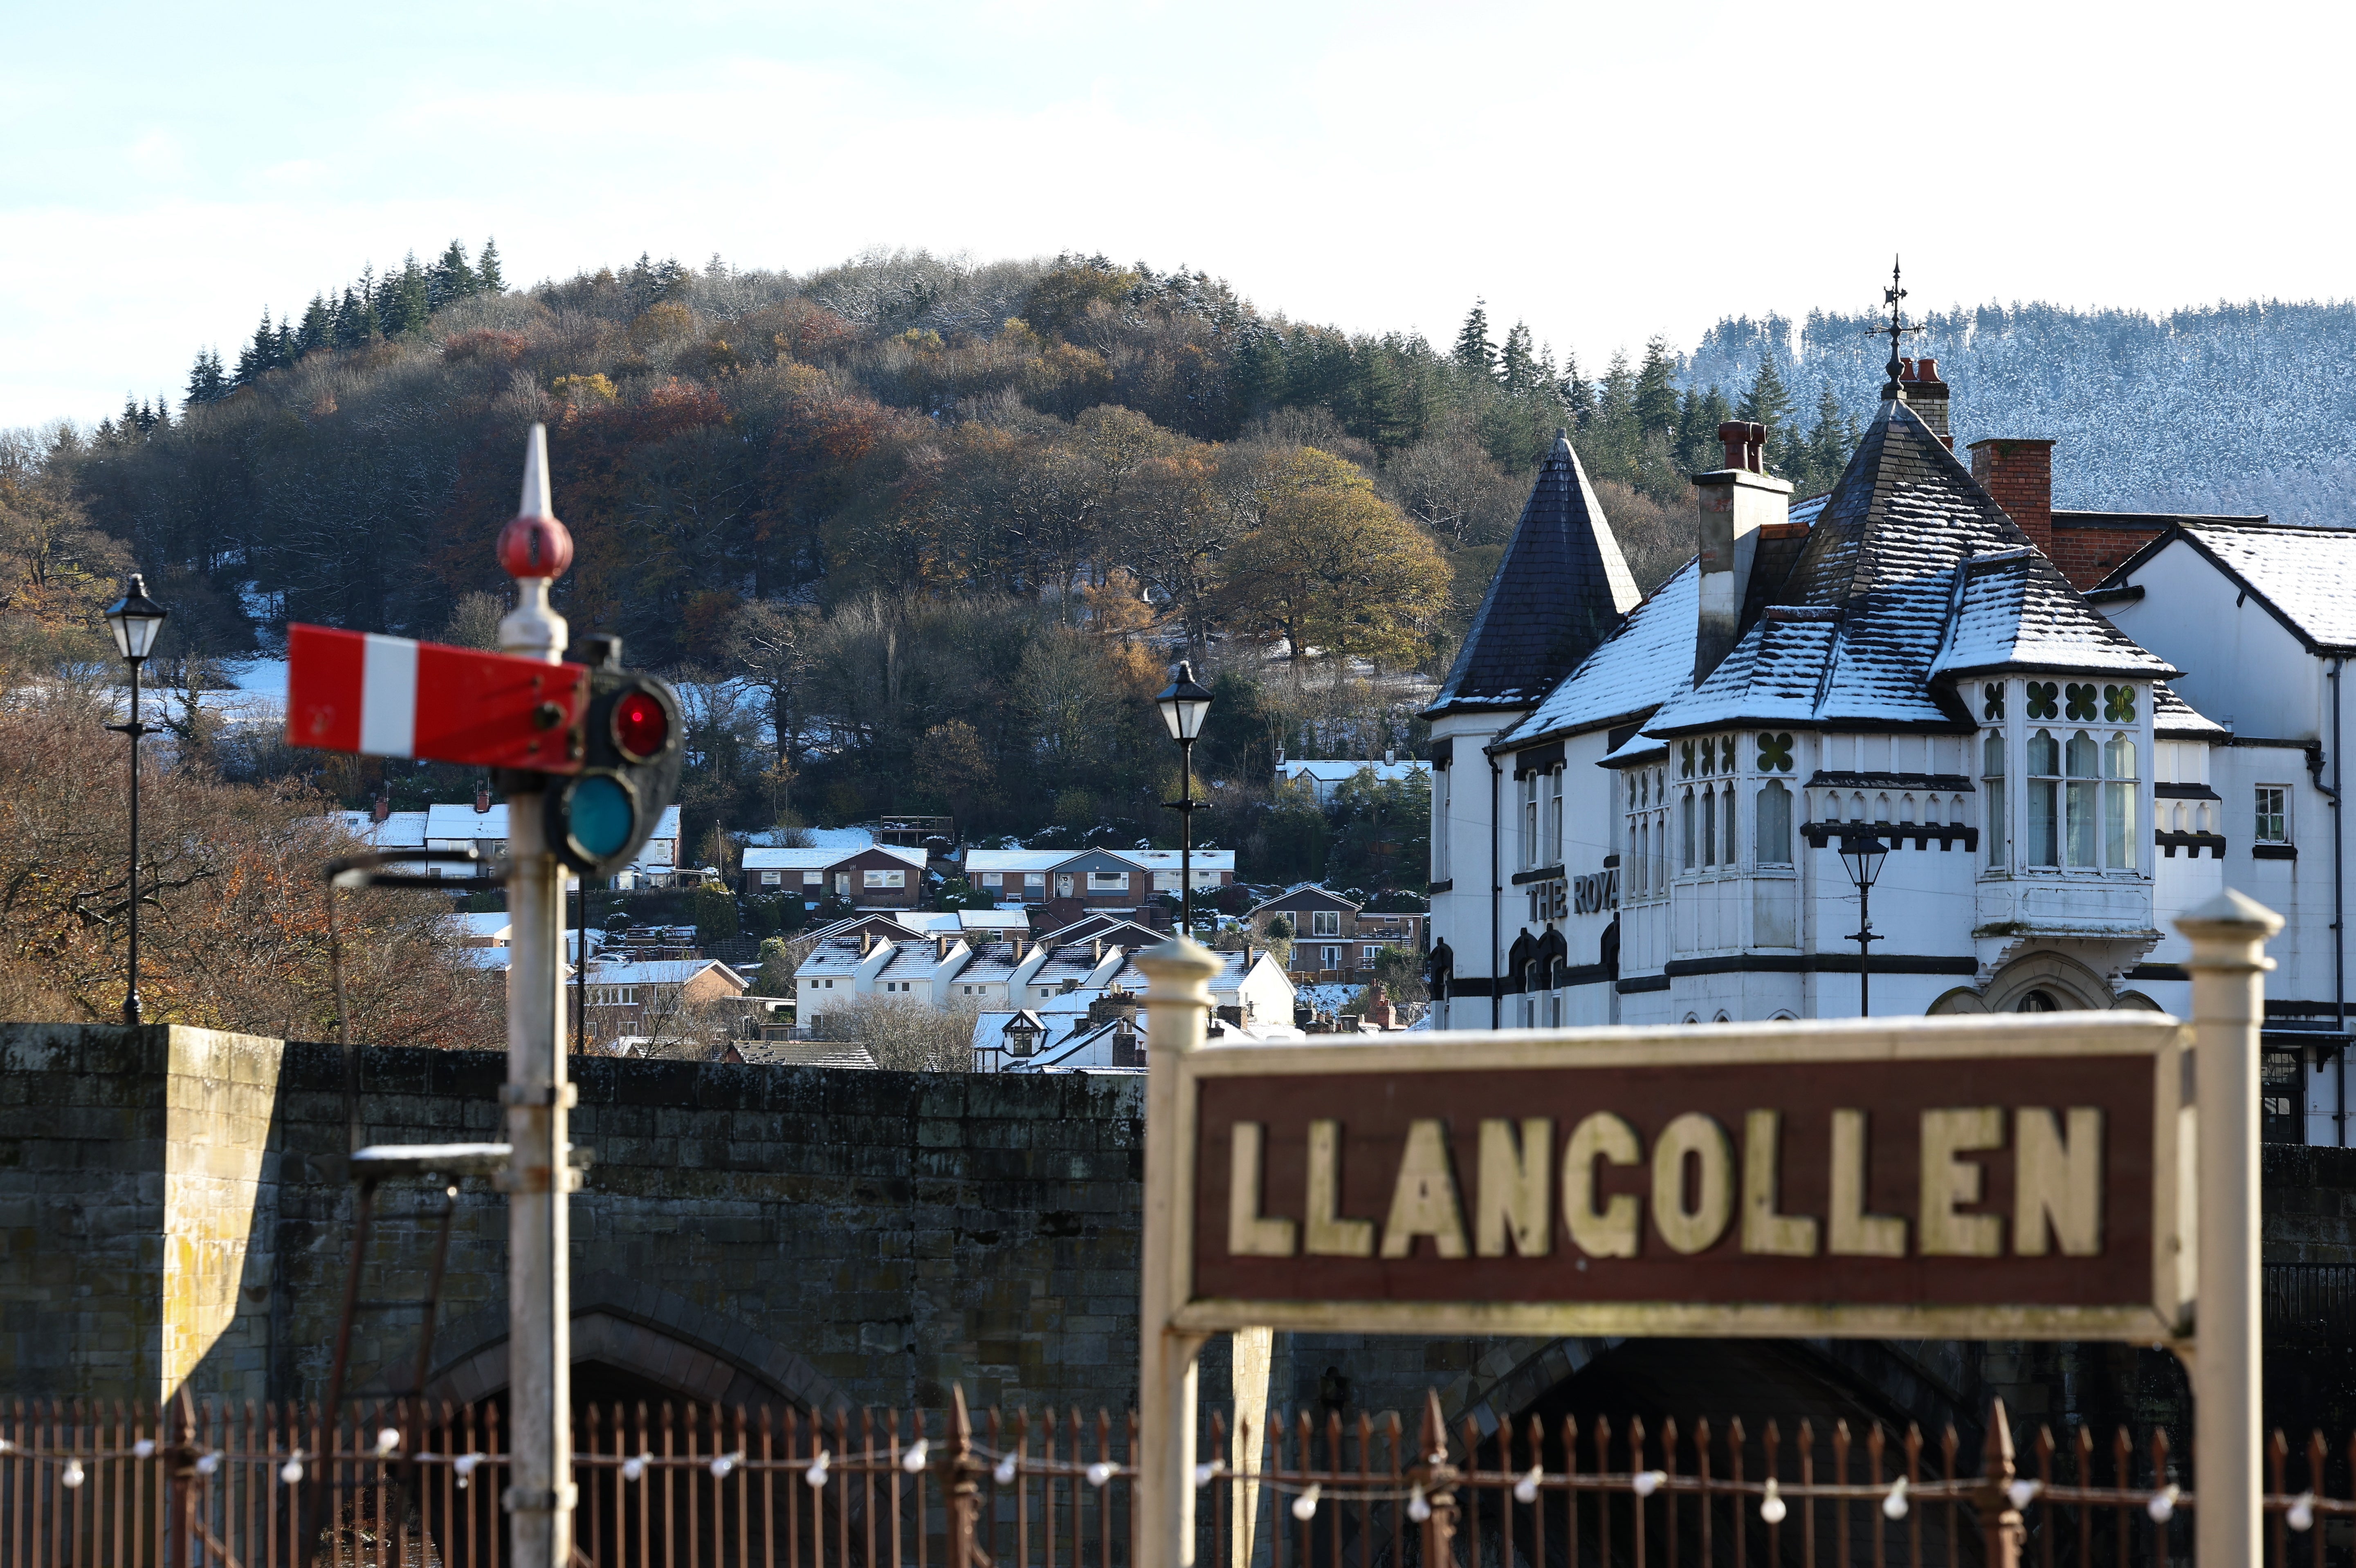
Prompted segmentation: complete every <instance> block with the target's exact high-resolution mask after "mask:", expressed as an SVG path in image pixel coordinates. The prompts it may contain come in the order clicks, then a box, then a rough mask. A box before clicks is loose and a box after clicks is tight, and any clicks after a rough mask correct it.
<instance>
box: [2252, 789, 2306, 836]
mask: <svg viewBox="0 0 2356 1568" xmlns="http://www.w3.org/2000/svg"><path fill="white" fill-rule="evenodd" d="M2269 794H2271V795H2275V796H2276V802H2275V804H2276V810H2274V811H2273V812H2268V811H2267V810H2266V809H2265V806H2266V796H2267V795H2269ZM2251 801H2252V805H2253V807H2254V810H2253V816H2254V820H2253V821H2252V823H2251V825H2250V842H2251V843H2253V844H2293V843H2297V839H2295V838H2293V837H2291V820H2290V801H2291V787H2290V785H2288V784H2256V785H2254V786H2252V790H2251ZM2269 816H2272V817H2273V818H2274V819H2275V821H2274V826H2275V827H2276V828H2277V829H2278V831H2277V832H2276V833H2275V834H2271V835H2270V834H2268V833H2267V832H2266V831H2265V829H2266V827H2267V826H2268V823H2267V820H2266V819H2267V818H2268V817H2269Z"/></svg>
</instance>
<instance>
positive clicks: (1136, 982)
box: [1112, 948, 1290, 1006]
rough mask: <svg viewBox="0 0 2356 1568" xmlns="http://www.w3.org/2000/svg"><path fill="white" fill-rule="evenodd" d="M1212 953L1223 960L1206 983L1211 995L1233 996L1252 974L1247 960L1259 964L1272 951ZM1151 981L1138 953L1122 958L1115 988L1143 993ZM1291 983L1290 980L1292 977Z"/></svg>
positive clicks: (1222, 951) (1113, 985)
mask: <svg viewBox="0 0 2356 1568" xmlns="http://www.w3.org/2000/svg"><path fill="white" fill-rule="evenodd" d="M1211 956H1212V957H1214V958H1215V959H1217V960H1218V961H1219V971H1218V973H1217V974H1215V975H1214V976H1211V977H1210V979H1209V980H1208V981H1206V982H1205V984H1206V985H1208V986H1209V987H1210V988H1211V994H1212V995H1213V996H1215V997H1218V996H1233V995H1234V994H1235V992H1236V990H1237V987H1240V986H1242V984H1243V983H1244V976H1245V975H1246V974H1247V973H1248V971H1247V970H1246V969H1245V967H1244V960H1245V959H1246V958H1247V957H1249V958H1250V959H1251V961H1252V962H1253V963H1254V964H1258V962H1259V961H1260V960H1261V959H1263V958H1266V957H1268V950H1267V949H1266V948H1256V949H1254V950H1253V951H1252V952H1251V953H1250V954H1248V955H1247V954H1244V953H1242V952H1239V951H1232V950H1219V951H1215V952H1213V953H1212V955H1211ZM1151 984H1152V982H1151V980H1149V979H1148V978H1147V977H1146V974H1145V971H1144V970H1143V969H1141V968H1140V967H1139V966H1138V963H1137V955H1136V954H1134V953H1131V954H1130V955H1128V956H1127V957H1126V958H1125V959H1124V960H1123V961H1122V963H1121V966H1120V967H1119V969H1117V970H1115V971H1114V972H1113V976H1112V988H1113V989H1115V990H1119V991H1135V992H1137V993H1138V994H1139V995H1140V996H1142V995H1144V993H1145V990H1146V987H1148V986H1150V985H1151ZM1287 984H1290V981H1289V980H1288V981H1287ZM1228 1005H1230V1006H1232V1005H1233V1004H1228Z"/></svg>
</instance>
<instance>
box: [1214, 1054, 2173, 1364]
mask: <svg viewBox="0 0 2356 1568" xmlns="http://www.w3.org/2000/svg"><path fill="white" fill-rule="evenodd" d="M2181 1032H2182V1031H2181V1029H2180V1027H2179V1025H2178V1024H2177V1023H2176V1022H2175V1021H2174V1020H2172V1019H2165V1018H2159V1017H2156V1016H2154V1015H2149V1014H2144V1015H2121V1014H2100V1015H2087V1014H2082V1015H2045V1016H2042V1017H2037V1016H2030V1017H2022V1018H2019V1019H2010V1018H2007V1019H1910V1020H1907V1022H1906V1024H1905V1026H1904V1027H1903V1028H1902V1029H1893V1028H1891V1027H1890V1024H1889V1023H1887V1022H1883V1021H1875V1020H1863V1021H1860V1022H1858V1023H1849V1024H1815V1023H1811V1024H1778V1025H1752V1026H1729V1027H1723V1028H1717V1029H1677V1030H1663V1031H1651V1032H1647V1033H1645V1034H1641V1035H1633V1036H1632V1035H1631V1034H1630V1032H1629V1031H1625V1030H1613V1031H1610V1032H1609V1033H1608V1034H1606V1033H1604V1032H1603V1031H1596V1032H1595V1033H1593V1034H1591V1035H1589V1034H1583V1033H1582V1031H1579V1030H1561V1031H1550V1032H1548V1033H1547V1034H1544V1035H1539V1034H1522V1035H1516V1034H1511V1033H1503V1034H1500V1033H1480V1034H1463V1035H1441V1034H1433V1035H1424V1036H1421V1037H1419V1039H1418V1041H1417V1043H1415V1044H1411V1045H1401V1044H1392V1043H1368V1044H1333V1045H1305V1046H1290V1045H1287V1046H1237V1047H1225V1048H1216V1049H1208V1050H1204V1051H1195V1052H1192V1053H1189V1054H1188V1055H1187V1056H1186V1057H1185V1058H1184V1059H1183V1062H1184V1065H1183V1069H1182V1076H1181V1083H1182V1085H1183V1094H1182V1101H1181V1104H1182V1107H1183V1113H1184V1114H1185V1115H1186V1116H1187V1118H1188V1120H1189V1121H1190V1123H1191V1127H1190V1129H1189V1133H1188V1136H1187V1137H1186V1139H1185V1140H1184V1142H1185V1145H1186V1147H1187V1149H1188V1153H1189V1155H1190V1156H1191V1158H1190V1161H1189V1164H1190V1165H1191V1169H1190V1170H1189V1171H1188V1172H1187V1174H1186V1179H1185V1180H1184V1181H1183V1183H1182V1187H1181V1191H1182V1199H1181V1200H1182V1202H1183V1205H1184V1210H1185V1211H1184V1212H1183V1214H1182V1215H1181V1216H1180V1219H1181V1226H1180V1234H1181V1235H1182V1236H1183V1237H1184V1238H1185V1243H1186V1244H1185V1246H1184V1249H1183V1250H1184V1252H1185V1254H1186V1255H1185V1269H1184V1272H1185V1274H1186V1275H1188V1277H1187V1279H1186V1281H1185V1288H1184V1290H1183V1294H1182V1299H1183V1302H1184V1305H1183V1306H1182V1307H1180V1309H1179V1312H1178V1314H1177V1317H1176V1321H1178V1322H1179V1323H1180V1324H1181V1325H1182V1326H1185V1327H1191V1328H1230V1327H1237V1326H1247V1325H1258V1324H1265V1325H1269V1326H1272V1327H1276V1328H1303V1329H1313V1328H1335V1329H1342V1328H1348V1329H1355V1330H1359V1331H1386V1330H1396V1331H1400V1332H1417V1333H1424V1332H1444V1333H1456V1332H1465V1333H1590V1334H1653V1335H1661V1334H1738V1333H1739V1334H1774V1333H1791V1334H1804V1335H1824V1334H1834V1335H1842V1334H1848V1335H1873V1336H1905V1335H1911V1334H1926V1335H1935V1336H1939V1337H1968V1338H2047V1339H2063V1338H2071V1339H2075V1338H2113V1339H2136V1340H2143V1341H2153V1340H2158V1339H2168V1338H2170V1337H2173V1336H2175V1335H2178V1334H2180V1333H2181V1332H2183V1331H2184V1328H2185V1316H2186V1303H2187V1302H2188V1301H2189V1299H2190V1294H2191V1280H2192V1277H2193V1276H2192V1273H2191V1268H2190V1264H2191V1259H2190V1253H2189V1248H2188V1245H2187V1243H2186V1241H2185V1234H2184V1231H2183V1228H2182V1227H2180V1226H2179V1211H2182V1210H2183V1209H2184V1207H2185V1197H2184V1195H2185V1193H2187V1192H2189V1190H2190V1187H2189V1183H2188V1182H2187V1181H2186V1180H2185V1178H2184V1169H2183V1161H2182V1158H2181V1157H2180V1152H2181V1151H2180V1147H2179V1146H2180V1143H2181V1142H2182V1141H2183V1140H2182V1139H2181V1137H2180V1134H2179V1110H2180V1102H2181V1100H2182V1098H2183V1092H2182V1082H2183V1072H2182V1057H2181V1054H2180V1052H2181V1049H2182V1048H2181V1041H2180V1036H2181ZM1390 1038H1391V1039H1392V1040H1397V1039H1398V1037H1397V1036H1392V1037H1390ZM2186 1223H2187V1224H2189V1216H2188V1217H2187V1220H2186Z"/></svg>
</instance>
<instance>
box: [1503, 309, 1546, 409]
mask: <svg viewBox="0 0 2356 1568" xmlns="http://www.w3.org/2000/svg"><path fill="white" fill-rule="evenodd" d="M1497 380H1498V382H1499V384H1500V385H1502V386H1503V387H1504V388H1505V390H1506V391H1507V392H1508V393H1510V394H1512V395H1513V396H1515V397H1519V396H1521V395H1522V394H1523V393H1525V392H1529V391H1534V390H1536V389H1537V385H1538V358H1537V350H1536V349H1535V348H1533V347H1531V342H1530V328H1529V324H1528V323H1527V322H1521V321H1517V322H1515V323H1514V326H1513V330H1512V331H1510V332H1508V333H1506V334H1505V348H1504V350H1503V351H1502V352H1500V353H1499V354H1498V356H1497Z"/></svg>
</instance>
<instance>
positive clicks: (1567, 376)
mask: <svg viewBox="0 0 2356 1568" xmlns="http://www.w3.org/2000/svg"><path fill="white" fill-rule="evenodd" d="M1555 385H1556V387H1557V388H1558V389H1560V391H1561V394H1562V406H1563V409H1564V411H1565V412H1567V413H1568V414H1569V416H1570V427H1571V428H1572V429H1573V430H1585V429H1586V428H1587V427H1588V426H1589V425H1590V424H1592V423H1594V422H1595V389H1594V388H1593V387H1592V386H1590V384H1589V383H1588V380H1587V378H1586V377H1584V376H1582V375H1580V373H1579V355H1578V353H1577V352H1576V351H1574V350H1572V349H1569V348H1566V349H1564V350H1563V351H1562V376H1561V379H1559V380H1558V381H1557V382H1556V383H1555Z"/></svg>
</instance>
